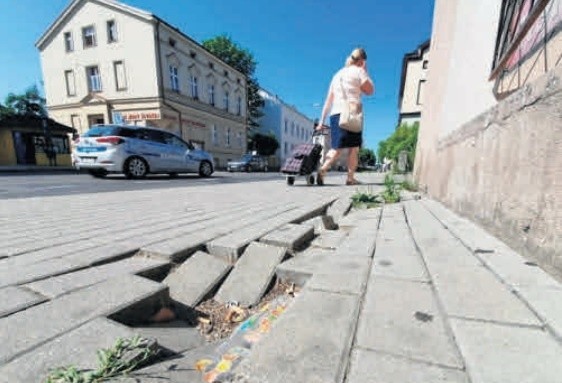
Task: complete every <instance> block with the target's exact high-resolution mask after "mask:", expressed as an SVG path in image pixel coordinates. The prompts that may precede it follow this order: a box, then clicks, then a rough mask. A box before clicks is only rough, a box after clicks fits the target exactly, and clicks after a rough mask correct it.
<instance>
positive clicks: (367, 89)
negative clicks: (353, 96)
mask: <svg viewBox="0 0 562 383" xmlns="http://www.w3.org/2000/svg"><path fill="white" fill-rule="evenodd" d="M361 69H362V70H361V75H360V78H361V86H360V87H359V89H361V92H363V93H365V94H366V95H367V96H370V95H372V94H373V93H375V84H374V83H373V80H371V77H370V76H369V74H368V73H367V62H366V61H364V62H363V65H362V66H361Z"/></svg>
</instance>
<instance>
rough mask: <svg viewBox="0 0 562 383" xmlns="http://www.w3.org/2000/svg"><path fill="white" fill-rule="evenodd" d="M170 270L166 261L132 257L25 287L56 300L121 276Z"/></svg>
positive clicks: (157, 273) (154, 273)
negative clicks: (61, 296)
mask: <svg viewBox="0 0 562 383" xmlns="http://www.w3.org/2000/svg"><path fill="white" fill-rule="evenodd" d="M169 268H170V263H169V262H167V261H164V260H160V259H150V258H145V257H131V258H127V259H123V260H121V261H117V262H112V263H108V264H104V265H101V266H95V267H91V268H87V269H83V270H80V271H76V272H73V273H69V274H63V275H59V276H56V277H52V278H47V279H43V280H41V281H37V282H32V283H29V284H26V285H24V286H25V287H27V288H29V289H31V290H33V291H37V292H38V293H41V294H43V295H45V296H47V297H49V298H55V297H58V296H60V295H63V294H66V293H69V292H71V291H74V290H78V289H81V288H83V287H86V286H91V285H94V284H96V283H98V282H101V281H104V280H106V279H110V278H113V277H117V276H119V275H123V274H136V275H141V276H151V275H157V276H160V275H163V274H164V273H165V272H166V271H167V270H168V269H169Z"/></svg>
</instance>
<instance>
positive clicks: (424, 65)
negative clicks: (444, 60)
mask: <svg viewBox="0 0 562 383" xmlns="http://www.w3.org/2000/svg"><path fill="white" fill-rule="evenodd" d="M428 64H429V61H427V60H423V64H422V68H423V69H427V66H428Z"/></svg>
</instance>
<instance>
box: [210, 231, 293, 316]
mask: <svg viewBox="0 0 562 383" xmlns="http://www.w3.org/2000/svg"><path fill="white" fill-rule="evenodd" d="M286 253H287V249H286V248H284V247H278V246H271V245H266V244H263V243H259V242H252V243H251V244H250V245H249V246H248V247H247V249H246V250H245V251H244V254H243V255H242V257H241V258H240V260H239V261H238V262H237V263H236V265H235V266H234V269H233V270H232V272H231V273H230V275H229V276H228V277H227V278H226V280H225V281H224V283H223V284H222V286H221V287H220V289H219V291H218V292H217V294H216V295H215V299H216V300H217V301H218V302H221V303H226V302H229V301H236V302H238V303H239V304H240V305H241V306H254V305H256V304H257V303H258V302H259V300H260V299H261V298H262V296H263V295H264V294H265V292H266V289H267V288H268V286H269V285H270V283H271V281H272V279H273V277H274V276H275V268H276V267H277V265H278V264H279V263H280V262H281V261H282V260H283V258H284V257H285V255H286Z"/></svg>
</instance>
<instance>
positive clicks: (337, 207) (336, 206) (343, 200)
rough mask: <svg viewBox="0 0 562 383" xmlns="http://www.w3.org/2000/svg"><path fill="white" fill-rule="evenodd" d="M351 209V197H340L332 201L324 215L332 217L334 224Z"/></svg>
mask: <svg viewBox="0 0 562 383" xmlns="http://www.w3.org/2000/svg"><path fill="white" fill-rule="evenodd" d="M349 209H351V195H347V194H346V195H343V196H340V197H339V198H338V199H337V200H336V201H334V202H333V203H332V204H331V205H330V206H328V209H327V210H326V215H328V216H330V217H332V219H333V220H334V222H335V223H336V224H339V221H340V220H341V219H342V218H343V217H344V216H345V215H346V214H347V213H348V212H349Z"/></svg>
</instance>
